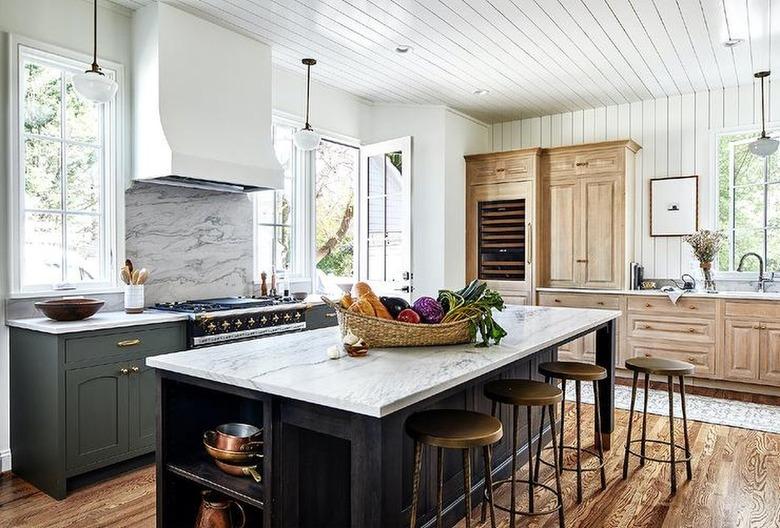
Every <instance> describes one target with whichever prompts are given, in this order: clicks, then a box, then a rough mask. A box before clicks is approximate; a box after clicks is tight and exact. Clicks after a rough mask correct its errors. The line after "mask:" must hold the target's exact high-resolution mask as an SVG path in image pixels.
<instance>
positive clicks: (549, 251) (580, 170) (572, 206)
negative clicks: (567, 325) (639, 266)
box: [538, 141, 640, 289]
mask: <svg viewBox="0 0 780 528" xmlns="http://www.w3.org/2000/svg"><path fill="white" fill-rule="evenodd" d="M639 148H640V147H639V145H637V144H636V143H634V142H633V141H609V142H605V143H593V144H587V145H578V146H575V147H560V148H554V149H545V150H544V151H543V153H542V156H541V181H540V196H539V204H540V208H539V210H540V215H539V219H538V220H539V224H540V225H539V244H540V246H539V248H540V249H539V258H540V265H539V267H538V271H539V275H540V277H539V279H540V281H539V282H540V284H542V285H545V286H550V287H578V288H602V289H620V288H623V287H625V286H626V283H627V268H628V261H629V260H631V258H630V249H631V247H632V244H631V239H630V237H631V235H632V220H633V186H632V182H633V179H634V157H635V153H636V152H637V151H638V150H639Z"/></svg>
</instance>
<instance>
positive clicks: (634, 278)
mask: <svg viewBox="0 0 780 528" xmlns="http://www.w3.org/2000/svg"><path fill="white" fill-rule="evenodd" d="M628 266H629V281H630V283H629V287H630V288H631V289H632V290H641V289H642V281H643V280H644V274H645V268H643V267H642V266H640V265H639V263H638V262H630V263H629V264H628Z"/></svg>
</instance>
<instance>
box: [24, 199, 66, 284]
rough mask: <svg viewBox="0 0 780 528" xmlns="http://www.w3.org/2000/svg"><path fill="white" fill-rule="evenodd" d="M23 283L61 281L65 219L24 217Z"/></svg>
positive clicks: (33, 215) (30, 214)
mask: <svg viewBox="0 0 780 528" xmlns="http://www.w3.org/2000/svg"><path fill="white" fill-rule="evenodd" d="M24 241H25V243H24V262H23V263H22V274H23V282H24V284H46V285H49V284H54V283H55V282H60V281H62V216H61V215H59V214H48V213H27V214H26V215H25V218H24Z"/></svg>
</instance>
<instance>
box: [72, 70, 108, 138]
mask: <svg viewBox="0 0 780 528" xmlns="http://www.w3.org/2000/svg"><path fill="white" fill-rule="evenodd" d="M99 125H100V108H99V107H98V105H97V104H95V103H93V102H91V101H88V100H87V99H85V98H84V97H81V96H79V95H78V94H77V93H76V89H75V88H74V87H73V82H72V81H71V79H70V78H69V79H68V80H67V81H66V82H65V136H66V137H67V138H68V139H71V140H73V141H82V142H84V143H97V142H98V140H99V139H100V126H99Z"/></svg>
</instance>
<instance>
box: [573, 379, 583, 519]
mask: <svg viewBox="0 0 780 528" xmlns="http://www.w3.org/2000/svg"><path fill="white" fill-rule="evenodd" d="M580 390H581V387H580V381H579V380H577V381H575V382H574V393H575V402H574V404H575V407H576V410H577V504H579V503H581V502H582V461H581V454H582V453H581V449H582V446H581V441H582V429H581V427H580V403H581V402H580V400H581V394H580Z"/></svg>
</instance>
